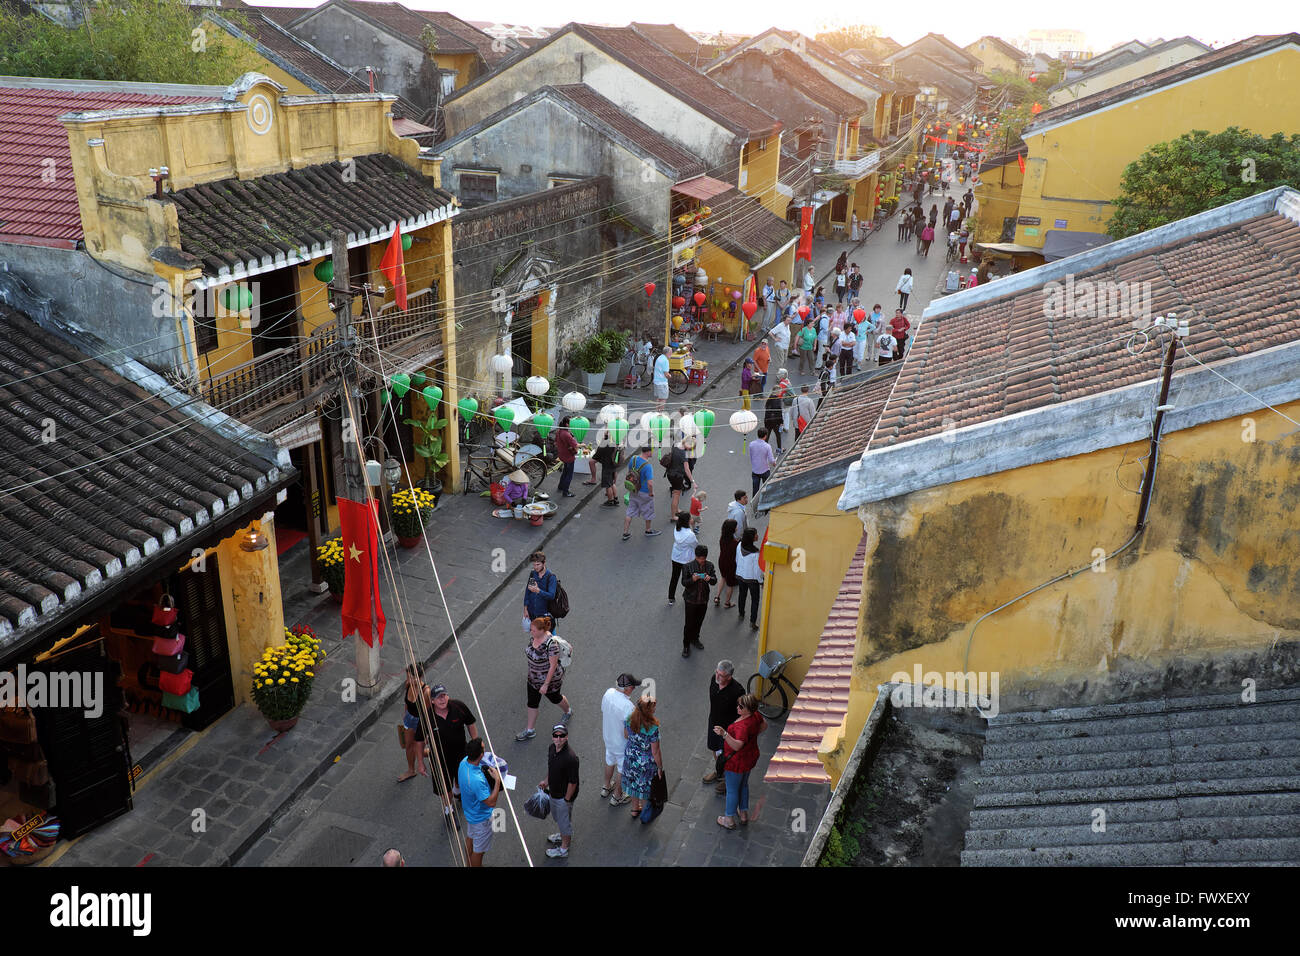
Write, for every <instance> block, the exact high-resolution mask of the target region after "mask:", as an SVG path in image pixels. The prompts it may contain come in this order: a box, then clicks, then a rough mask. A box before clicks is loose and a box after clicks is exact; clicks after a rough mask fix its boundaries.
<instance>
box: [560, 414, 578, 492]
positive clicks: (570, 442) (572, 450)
mask: <svg viewBox="0 0 1300 956" xmlns="http://www.w3.org/2000/svg"><path fill="white" fill-rule="evenodd" d="M571 417H572V416H570V415H566V416H564V421H562V422H560V427H559V428H557V429H556V430H555V454H556V457H558V458H559V459H560V461H561V462H562V463H563V465H564V468H563V469H562V470H561V471H560V494H562V495H564V497H566V498H572V497H573V492H572V491H570V490H569V482H571V481H573V463H574V461H576V460H577V457H578V440H577V439H576V438H574V437H573V433H572V432H570V431H569V419H570V418H571Z"/></svg>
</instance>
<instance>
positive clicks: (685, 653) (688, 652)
mask: <svg viewBox="0 0 1300 956" xmlns="http://www.w3.org/2000/svg"><path fill="white" fill-rule="evenodd" d="M690 656H691V649H690V648H689V647H683V648H682V657H690Z"/></svg>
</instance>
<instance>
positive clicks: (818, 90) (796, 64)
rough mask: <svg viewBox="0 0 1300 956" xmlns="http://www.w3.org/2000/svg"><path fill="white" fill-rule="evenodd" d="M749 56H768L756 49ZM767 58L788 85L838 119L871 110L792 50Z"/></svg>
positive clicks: (867, 105)
mask: <svg viewBox="0 0 1300 956" xmlns="http://www.w3.org/2000/svg"><path fill="white" fill-rule="evenodd" d="M751 54H754V55H759V56H764V55H769V54H762V53H759V51H757V50H751V51H748V52H747V53H746V54H745V55H746V56H749V55H751ZM770 56H771V59H772V63H773V66H774V67H775V68H776V69H777V71H778V72H780V73H782V74H783V75H784V76H785V78H786V79H787V81H788V82H789V83H791V84H792V85H794V86H797V87H798V88H799V89H800V90H802V91H803V92H804V93H805V94H806V95H807V96H809V97H810V98H812V99H814V100H816V101H817V102H818V103H821V104H823V105H824V106H828V107H830V108H831V109H832V110H834V111H835V112H836V113H837V114H839V115H840V116H844V117H858V116H861V115H862V114H864V113H870V112H871V110H872V108H871V105H870V104H869V103H864V102H863V101H862V100H860V99H858V98H857V97H856V96H851V95H850V94H848V93H846V92H845V91H844V90H842V89H840V87H838V86H836V85H835V84H834V83H832V82H831V81H830V80H828V79H826V77H824V76H822V75H821V74H820V73H818V72H817V71H816V70H814V69H813V68H812V67H811V66H809V65H808V64H807V63H805V62H804V61H803V58H802V57H800V56H799V55H798V54H797V53H795V52H794V51H792V50H779V51H777V52H776V53H773V54H770Z"/></svg>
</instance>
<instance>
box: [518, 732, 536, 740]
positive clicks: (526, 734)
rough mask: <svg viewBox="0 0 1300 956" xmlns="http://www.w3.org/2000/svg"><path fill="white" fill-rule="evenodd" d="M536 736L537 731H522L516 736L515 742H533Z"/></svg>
mask: <svg viewBox="0 0 1300 956" xmlns="http://www.w3.org/2000/svg"><path fill="white" fill-rule="evenodd" d="M536 736H537V731H535V730H521V731H519V733H517V734H515V740H532V739H533V738H534V737H536Z"/></svg>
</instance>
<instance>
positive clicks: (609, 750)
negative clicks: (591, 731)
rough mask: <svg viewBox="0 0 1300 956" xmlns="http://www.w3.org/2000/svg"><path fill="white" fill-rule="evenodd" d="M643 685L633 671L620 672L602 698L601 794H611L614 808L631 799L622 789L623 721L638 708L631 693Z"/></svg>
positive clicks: (602, 796)
mask: <svg viewBox="0 0 1300 956" xmlns="http://www.w3.org/2000/svg"><path fill="white" fill-rule="evenodd" d="M640 686H641V682H640V681H639V680H637V679H636V678H635V677H633V676H632V675H631V674H619V675H618V679H617V680H616V681H614V686H613V687H611V688H609V690H607V691H605V696H604V697H602V698H601V700H600V729H601V736H603V737H604V738H605V786H604V787H602V788H601V790H600V796H601V798H602V799H603V798H605V797H609V805H610V806H611V807H621V806H622V805H623V804H625V803H627V802H628V801H629V800H631V799H632V798H631V797H629V796H628V795H627V794H625V793H624V792H623V751H624V748H625V746H626V744H627V740H626V738H625V737H624V736H623V722H624V721H625V720H627V718H628V717H629V716H631V714H632V711H633V710H634V709H635V707H636V705H635V704H633V703H632V695H633V694H634V693H635V692H636V691H637V690H638V689H639V688H640ZM615 770H617V771H618V773H617V775H616V774H615V773H614V771H615Z"/></svg>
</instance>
